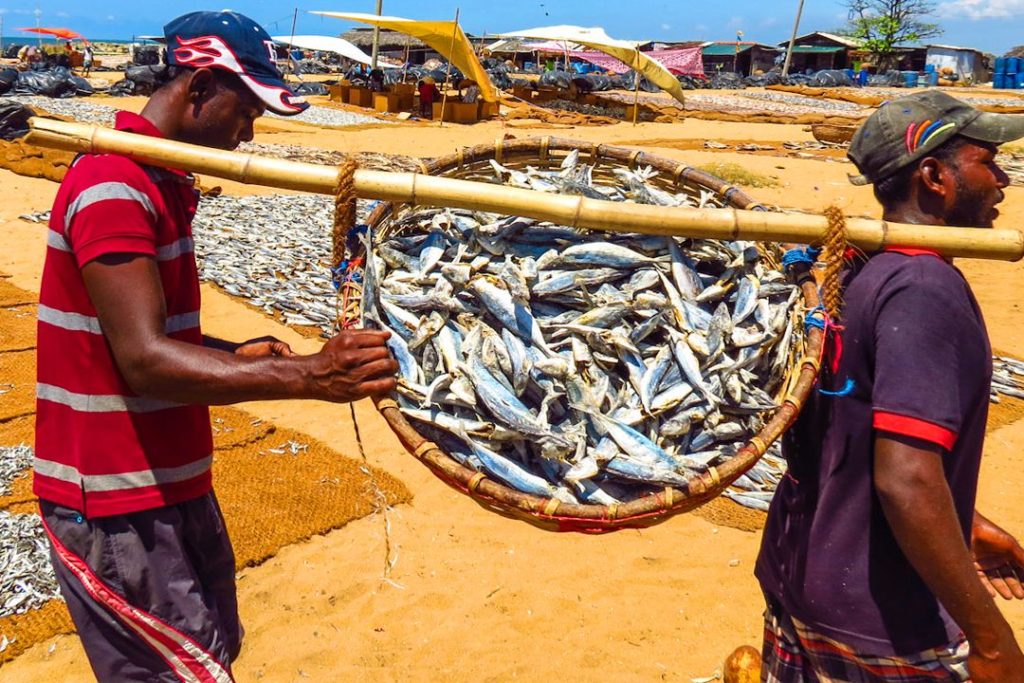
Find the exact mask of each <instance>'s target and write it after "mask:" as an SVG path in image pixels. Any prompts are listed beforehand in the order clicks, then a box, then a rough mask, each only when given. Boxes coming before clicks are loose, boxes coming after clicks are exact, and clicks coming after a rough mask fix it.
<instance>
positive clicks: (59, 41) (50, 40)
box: [0, 34, 151, 46]
mask: <svg viewBox="0 0 1024 683" xmlns="http://www.w3.org/2000/svg"><path fill="white" fill-rule="evenodd" d="M40 38H42V43H43V45H44V46H52V45H63V44H64V39H63V38H54V37H53V36H37V35H33V34H25V35H17V36H0V41H2V42H3V44H4V45H10V44H12V43H16V44H18V45H29V44H35V45H38V44H39V39H40ZM87 38H89V42H90V43H117V44H119V45H128V44H129V43H131V42H133V38H131V37H129V38H92V37H89V36H87ZM71 42H72V43H73V44H78V43H81V42H82V41H81V40H73V41H71ZM134 42H139V38H137V37H135V38H134ZM146 42H151V41H146Z"/></svg>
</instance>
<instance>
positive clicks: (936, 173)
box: [917, 157, 949, 197]
mask: <svg viewBox="0 0 1024 683" xmlns="http://www.w3.org/2000/svg"><path fill="white" fill-rule="evenodd" d="M917 172H918V175H919V176H920V177H921V184H922V185H924V186H925V188H927V189H928V191H929V192H933V193H935V194H937V195H939V196H940V197H944V196H945V195H946V189H947V186H946V181H947V180H948V178H947V175H948V173H949V169H948V168H947V167H946V165H945V164H944V163H942V162H941V161H939V160H938V159H936V158H935V157H925V158H924V159H921V161H920V162H919V163H918V165H917Z"/></svg>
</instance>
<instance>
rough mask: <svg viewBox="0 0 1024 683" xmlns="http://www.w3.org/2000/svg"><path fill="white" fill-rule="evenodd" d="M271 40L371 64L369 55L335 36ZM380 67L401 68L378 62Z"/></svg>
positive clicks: (277, 38)
mask: <svg viewBox="0 0 1024 683" xmlns="http://www.w3.org/2000/svg"><path fill="white" fill-rule="evenodd" d="M271 38H272V39H273V40H274V42H275V43H280V44H281V45H292V46H294V47H297V48H300V49H302V50H316V51H317V52H334V53H335V54H339V55H341V56H342V57H344V58H345V59H351V60H352V61H353V62H359V63H360V64H369V63H370V56H369V55H367V54H366V53H365V52H363V51H362V50H360V49H359V48H358V47H356V46H355V45H353V44H352V43H350V42H348V41H347V40H345V39H343V38H335V37H333V36H271ZM378 65H379V66H380V67H382V68H384V69H397V68H399V67H396V66H394V65H393V64H385V63H383V62H378Z"/></svg>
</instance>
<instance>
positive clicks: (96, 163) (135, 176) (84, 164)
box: [62, 154, 155, 192]
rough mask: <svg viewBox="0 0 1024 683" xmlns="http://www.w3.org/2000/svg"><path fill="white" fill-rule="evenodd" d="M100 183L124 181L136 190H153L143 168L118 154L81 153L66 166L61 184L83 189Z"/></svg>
mask: <svg viewBox="0 0 1024 683" xmlns="http://www.w3.org/2000/svg"><path fill="white" fill-rule="evenodd" d="M102 183H125V184H127V185H130V186H132V187H134V188H136V189H137V190H140V191H143V192H151V191H153V190H155V186H154V184H153V181H152V179H151V178H150V177H149V174H148V173H147V172H146V170H145V168H143V167H142V166H140V165H139V164H137V163H135V162H134V161H132V160H131V159H129V158H128V157H124V156H121V155H119V154H82V155H80V156H79V157H78V158H76V159H75V161H74V162H73V163H72V164H71V166H70V167H69V168H68V172H67V174H66V175H65V176H64V181H63V183H62V184H63V185H65V186H67V187H68V188H69V189H71V190H72V191H76V190H77V191H79V192H81V191H83V190H85V189H87V188H89V187H92V186H94V185H100V184H102Z"/></svg>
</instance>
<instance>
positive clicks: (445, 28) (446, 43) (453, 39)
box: [311, 12, 498, 102]
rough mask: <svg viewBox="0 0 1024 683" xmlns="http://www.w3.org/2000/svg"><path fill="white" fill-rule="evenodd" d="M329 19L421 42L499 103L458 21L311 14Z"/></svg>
mask: <svg viewBox="0 0 1024 683" xmlns="http://www.w3.org/2000/svg"><path fill="white" fill-rule="evenodd" d="M311 14H321V15H323V16H325V17H335V18H337V19H347V20H349V21H358V22H361V23H363V24H370V25H371V26H379V27H380V28H384V29H389V30H391V31H398V32H399V33H404V34H406V35H410V36H413V37H414V38H419V39H420V40H422V41H423V42H424V43H426V44H427V45H429V46H430V47H431V48H433V49H434V51H435V52H437V53H439V54H441V55H444V57H445V58H446V59H447V60H448V61H449V62H451V63H452V64H454V65H455V66H456V67H458V69H459V71H461V72H462V73H463V74H465V76H466V78H471V79H473V80H474V81H476V84H477V86H479V87H480V97H482V98H483V99H484V100H485V101H487V102H497V101H498V93H497V91H495V89H494V85H493V84H492V83H491V79H490V77H489V76H488V75H487V72H486V71H485V70H484V65H483V64H481V63H480V60H479V59H477V56H476V53H475V52H473V46H472V45H471V44H470V42H469V38H467V37H466V34H465V33H463V31H462V28H461V27H460V26H459V25H458V23H456V22H454V21H416V20H414V19H403V18H401V17H381V16H378V15H376V14H360V13H358V12H311Z"/></svg>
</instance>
